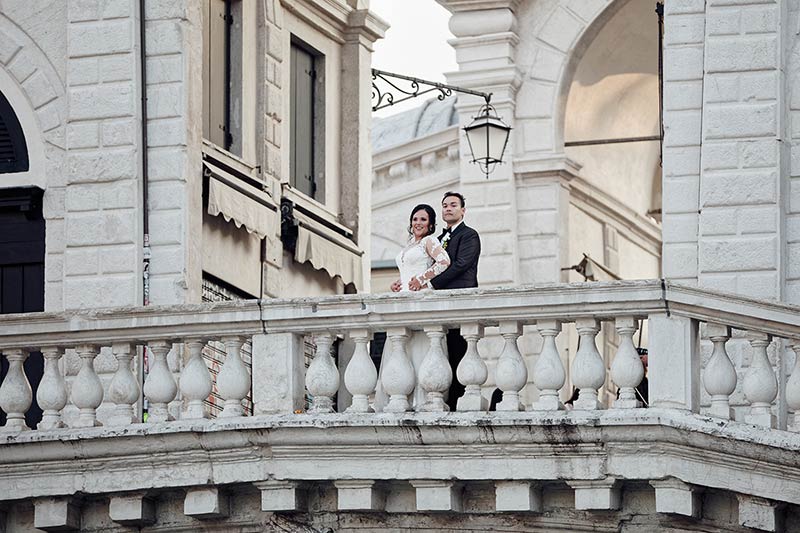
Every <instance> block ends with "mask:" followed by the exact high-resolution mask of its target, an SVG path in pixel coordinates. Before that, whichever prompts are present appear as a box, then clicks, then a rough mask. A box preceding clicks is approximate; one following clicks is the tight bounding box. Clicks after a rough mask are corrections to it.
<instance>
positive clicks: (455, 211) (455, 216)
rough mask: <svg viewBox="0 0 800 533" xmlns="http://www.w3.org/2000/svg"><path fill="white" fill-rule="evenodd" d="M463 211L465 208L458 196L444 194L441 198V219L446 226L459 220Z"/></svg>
mask: <svg viewBox="0 0 800 533" xmlns="http://www.w3.org/2000/svg"><path fill="white" fill-rule="evenodd" d="M465 212H466V209H465V208H464V207H462V206H461V199H460V198H459V197H458V196H445V198H444V200H442V220H444V221H445V223H446V224H447V226H448V227H450V226H454V225H456V224H458V223H459V222H461V220H463V218H464V213H465Z"/></svg>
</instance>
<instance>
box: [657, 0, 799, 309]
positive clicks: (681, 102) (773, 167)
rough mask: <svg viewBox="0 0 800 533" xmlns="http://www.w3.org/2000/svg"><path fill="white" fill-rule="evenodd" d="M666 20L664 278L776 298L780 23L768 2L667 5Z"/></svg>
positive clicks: (781, 149)
mask: <svg viewBox="0 0 800 533" xmlns="http://www.w3.org/2000/svg"><path fill="white" fill-rule="evenodd" d="M665 12H666V13H665V15H666V17H665V30H666V33H665V41H664V46H665V49H664V104H665V105H664V129H665V138H664V166H663V169H664V171H663V191H664V195H663V202H662V208H663V220H664V234H663V242H664V244H663V258H664V275H665V276H666V277H667V278H670V279H673V280H676V281H685V282H687V283H692V284H695V283H698V284H700V285H707V286H710V287H714V288H717V289H722V290H729V291H734V292H739V293H743V294H746V295H748V296H754V297H760V298H776V299H780V298H782V295H783V294H784V292H786V291H785V287H784V286H783V285H782V282H781V278H782V277H783V276H784V275H785V272H784V270H785V264H784V262H782V259H781V258H782V254H781V248H782V247H783V246H784V243H785V238H786V236H785V235H784V230H783V227H784V222H785V212H784V208H783V206H784V205H785V204H786V202H785V201H784V200H783V196H784V194H785V193H784V191H785V187H784V186H783V185H784V184H782V182H781V180H783V179H784V176H785V175H786V174H787V171H788V169H787V168H785V167H786V166H787V163H788V162H789V161H790V158H789V157H788V155H789V154H788V151H787V146H786V144H785V143H784V142H783V139H784V137H785V135H784V132H785V130H786V129H788V128H787V124H786V121H785V118H784V112H783V110H784V108H785V107H786V104H787V101H788V95H787V94H786V90H785V86H784V76H783V75H782V74H781V70H782V68H783V67H784V66H785V65H782V61H783V59H782V58H783V55H782V54H781V47H782V46H783V45H784V41H785V39H784V38H783V37H782V33H781V32H782V31H783V28H784V26H785V24H786V23H787V22H789V21H788V20H785V19H786V14H782V12H781V6H780V3H779V2H777V1H775V0H708V1H702V2H691V1H685V2H666V4H665ZM701 27H702V28H703V32H702V34H701V33H700V28H701ZM789 71H791V69H789ZM789 238H791V237H789Z"/></svg>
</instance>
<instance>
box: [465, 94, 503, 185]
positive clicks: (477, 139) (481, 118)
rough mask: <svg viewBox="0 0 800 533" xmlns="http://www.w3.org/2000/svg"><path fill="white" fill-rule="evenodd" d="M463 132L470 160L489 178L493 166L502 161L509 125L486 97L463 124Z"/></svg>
mask: <svg viewBox="0 0 800 533" xmlns="http://www.w3.org/2000/svg"><path fill="white" fill-rule="evenodd" d="M490 96H491V95H490ZM464 133H465V134H466V135H467V143H469V151H470V152H471V153H472V161H471V162H472V163H477V164H478V166H480V167H481V170H482V171H483V173H484V174H486V179H489V174H490V173H491V172H492V171H493V170H494V168H495V166H496V165H497V164H498V163H502V162H503V154H504V153H505V151H506V145H507V144H508V136H509V134H510V133H511V126H509V125H508V124H506V123H505V122H503V120H502V119H501V118H500V117H498V116H497V111H495V109H494V107H493V106H492V105H491V104H489V99H488V98H487V99H486V103H485V104H484V105H483V106H482V107H481V109H480V111H478V115H477V116H476V117H474V118H473V119H472V122H471V123H470V124H469V125H468V126H464Z"/></svg>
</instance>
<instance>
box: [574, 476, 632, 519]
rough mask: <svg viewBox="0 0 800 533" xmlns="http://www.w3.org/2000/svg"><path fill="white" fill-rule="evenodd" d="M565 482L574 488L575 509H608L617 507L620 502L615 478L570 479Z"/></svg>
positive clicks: (619, 493)
mask: <svg viewBox="0 0 800 533" xmlns="http://www.w3.org/2000/svg"><path fill="white" fill-rule="evenodd" d="M567 484H568V485H569V486H570V487H572V488H573V489H575V509H578V510H584V511H593V510H594V511H601V510H602V511H608V510H614V509H619V507H620V504H621V503H622V499H621V496H622V495H621V491H620V489H619V486H618V485H617V480H616V479H612V478H608V479H600V480H572V481H567Z"/></svg>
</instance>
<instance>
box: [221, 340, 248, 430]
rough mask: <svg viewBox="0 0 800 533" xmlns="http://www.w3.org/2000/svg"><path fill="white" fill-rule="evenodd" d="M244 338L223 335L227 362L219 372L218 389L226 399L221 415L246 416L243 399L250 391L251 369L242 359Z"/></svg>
mask: <svg viewBox="0 0 800 533" xmlns="http://www.w3.org/2000/svg"><path fill="white" fill-rule="evenodd" d="M244 340H245V339H244V338H243V337H240V336H232V337H223V339H222V342H224V343H225V363H224V364H223V365H222V370H220V372H219V374H217V391H219V395H220V396H222V398H223V399H224V400H225V406H224V407H223V408H222V412H221V413H220V415H219V416H220V417H225V418H227V417H234V416H244V407H243V406H242V400H244V399H245V397H247V393H248V392H250V371H249V370H247V365H245V364H244V361H242V354H241V352H242V345H243V344H244Z"/></svg>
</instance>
